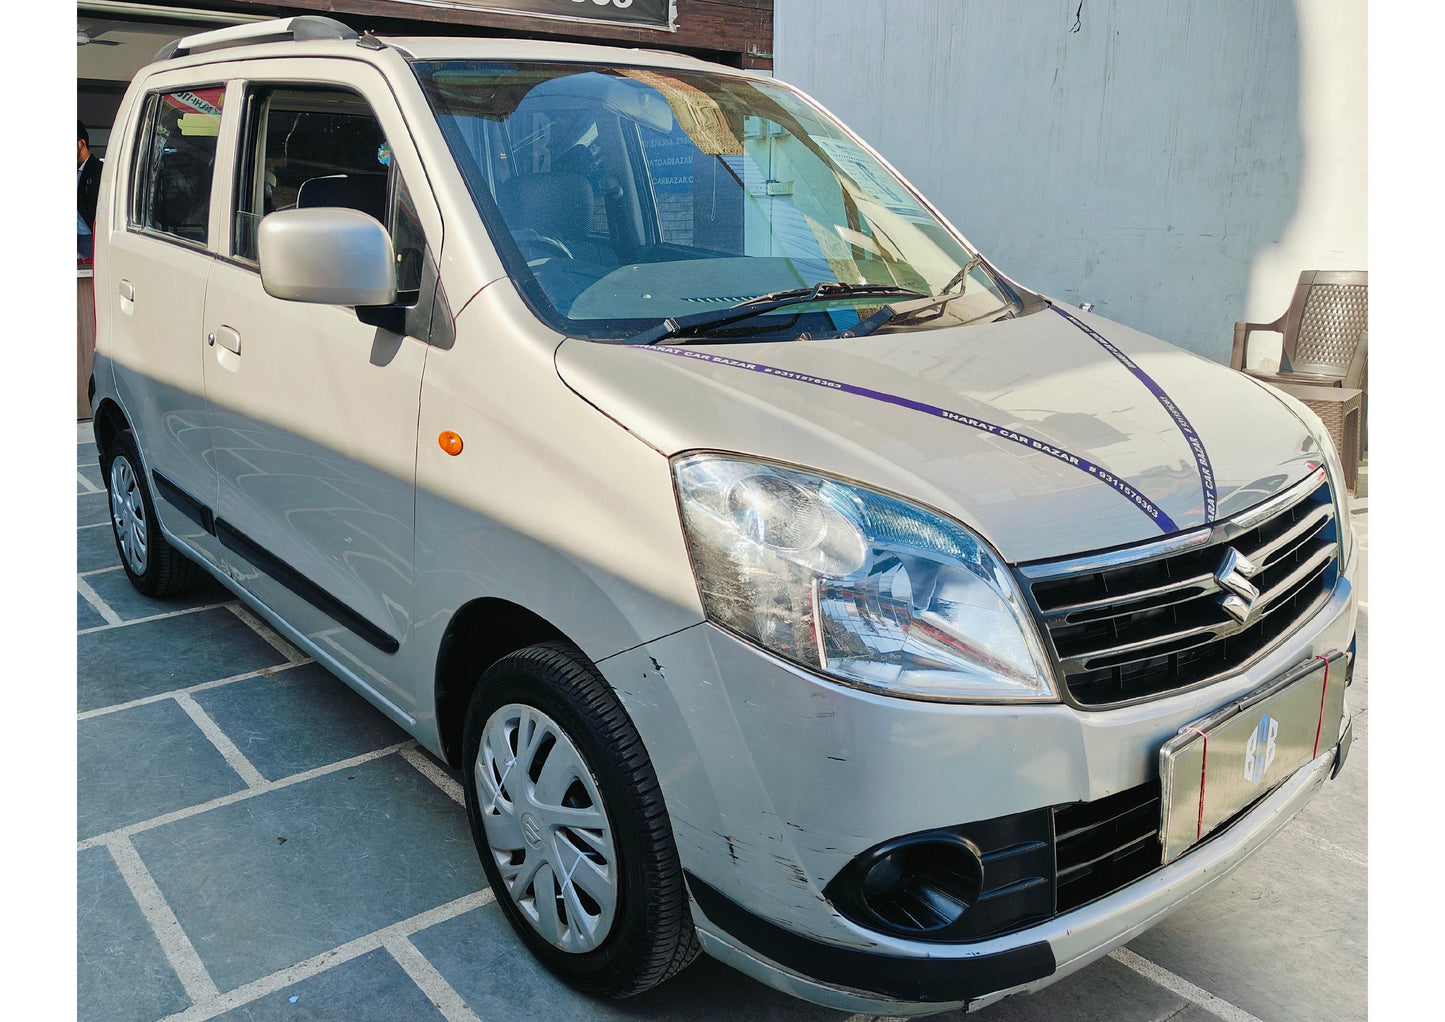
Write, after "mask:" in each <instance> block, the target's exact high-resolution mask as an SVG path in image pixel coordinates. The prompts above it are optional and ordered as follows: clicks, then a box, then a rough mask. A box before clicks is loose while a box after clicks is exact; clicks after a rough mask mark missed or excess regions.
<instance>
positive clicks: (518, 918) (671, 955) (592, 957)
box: [463, 642, 699, 997]
mask: <svg viewBox="0 0 1445 1022" xmlns="http://www.w3.org/2000/svg"><path fill="white" fill-rule="evenodd" d="M463 753H464V762H465V764H466V768H465V787H466V802H467V816H468V819H469V820H470V822H471V827H472V837H473V839H474V840H475V841H476V844H477V851H478V853H479V854H480V855H481V858H482V866H483V868H484V869H485V870H486V873H487V879H488V881H489V882H490V883H491V886H492V890H493V891H494V892H495V893H496V899H497V902H498V903H499V904H500V905H501V906H502V910H503V912H504V913H505V914H506V916H507V920H508V921H509V922H510V923H511V925H512V928H513V929H514V930H516V932H517V934H518V936H520V937H521V939H522V941H523V943H525V944H526V945H527V947H528V949H529V950H531V952H532V953H533V954H534V955H536V956H537V958H539V959H540V960H541V961H542V962H543V964H545V965H546V966H547V967H548V968H549V969H550V970H552V972H554V973H556V974H557V975H558V976H560V977H561V978H562V979H564V980H566V981H567V982H569V983H571V984H572V985H573V986H575V987H577V988H579V989H581V990H584V991H587V992H588V993H593V994H601V995H606V996H611V997H627V996H630V995H632V994H637V993H641V992H642V991H644V990H647V989H649V988H650V987H653V986H656V985H657V984H658V983H661V982H662V981H663V980H665V979H667V978H668V977H670V976H672V975H673V974H675V973H677V972H678V971H680V970H681V969H682V968H683V967H684V966H686V965H687V964H688V963H689V962H690V961H692V959H693V958H695V957H696V956H697V953H698V950H699V948H698V943H697V937H696V935H695V933H694V931H693V927H692V919H691V916H690V915H689V913H688V910H687V894H686V891H685V890H684V887H683V880H682V868H681V866H680V865H679V863H678V859H677V850H676V848H675V846H674V844H673V838H672V827H671V824H670V823H669V821H668V818H667V810H666V807H665V806H664V805H663V802H662V792H661V790H660V789H659V787H658V783H657V775H656V773H655V772H654V770H653V768H652V763H651V761H650V760H649V759H648V757H647V752H646V750H645V749H644V748H643V746H642V740H641V738H640V737H639V736H638V734H637V730H636V728H635V727H634V726H633V724H632V721H631V719H630V718H629V717H628V716H627V713H626V711H625V710H624V709H623V708H622V705H621V703H619V702H618V700H617V697H616V695H615V694H614V693H613V691H612V689H611V688H610V687H609V686H608V685H607V683H606V681H604V680H603V679H602V677H601V675H600V674H599V673H598V672H597V669H596V667H594V666H593V665H592V664H591V663H590V662H589V661H588V660H587V659H586V657H585V656H583V655H582V653H581V652H580V651H579V650H577V649H576V648H575V647H572V646H570V645H568V644H566V643H560V642H557V643H545V644H542V645H538V646H530V647H528V648H526V649H523V650H520V651H518V652H516V653H513V654H511V655H509V656H506V657H504V658H502V659H501V660H499V661H498V662H497V663H496V664H494V665H493V666H492V667H491V668H490V669H489V670H488V671H487V672H486V674H484V675H483V676H482V679H481V682H480V684H478V686H477V689H476V691H475V692H474V693H473V695H472V700H471V704H470V705H469V707H468V709H467V719H466V727H465V732H464V737H463Z"/></svg>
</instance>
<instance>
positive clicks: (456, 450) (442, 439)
mask: <svg viewBox="0 0 1445 1022" xmlns="http://www.w3.org/2000/svg"><path fill="white" fill-rule="evenodd" d="M437 443H438V444H439V445H440V446H441V449H442V450H444V451H446V452H447V453H448V454H450V455H452V456H453V457H455V456H456V455H458V454H461V453H462V438H461V436H459V435H458V434H456V433H453V432H452V431H451V430H449V429H444V430H442V432H441V435H440V436H438V437H437Z"/></svg>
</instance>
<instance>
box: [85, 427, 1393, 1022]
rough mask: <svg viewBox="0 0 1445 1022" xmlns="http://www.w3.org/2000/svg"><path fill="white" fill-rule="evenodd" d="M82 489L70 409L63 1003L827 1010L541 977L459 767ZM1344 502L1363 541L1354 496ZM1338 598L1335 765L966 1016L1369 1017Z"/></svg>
mask: <svg viewBox="0 0 1445 1022" xmlns="http://www.w3.org/2000/svg"><path fill="white" fill-rule="evenodd" d="M102 489H103V482H102V479H101V475H100V471H99V468H98V467H97V465H96V459H95V449H94V446H93V445H92V444H91V442H90V436H89V428H88V424H84V423H83V424H82V425H81V431H80V436H79V446H78V448H77V491H78V503H79V511H78V513H79V530H78V535H77V562H78V566H77V571H78V575H77V580H76V588H77V601H76V607H77V611H76V628H77V633H78V637H77V650H78V670H77V710H78V722H77V731H78V736H77V749H78V760H77V762H78V783H79V793H78V813H77V821H76V822H77V838H78V844H77V873H76V876H77V887H78V922H79V931H78V966H79V990H78V995H79V1017H80V1019H82V1020H96V1022H154V1020H158V1019H169V1020H176V1022H180V1020H187V1022H200V1020H203V1019H213V1018H214V1019H225V1020H228V1022H231V1020H236V1022H239V1020H255V1022H261V1020H267V1022H269V1020H282V1019H286V1020H293V1019H294V1020H326V1022H331V1020H345V1022H357V1020H367V1019H375V1020H393V1022H394V1020H410V1019H417V1020H423V1019H445V1020H451V1022H460V1020H476V1019H487V1020H513V1019H537V1020H542V1019H547V1020H551V1019H569V1020H570V1019H577V1020H582V1019H595V1018H607V1019H616V1020H624V1019H646V1020H672V1019H677V1020H681V1019H720V1020H721V1019H747V1020H754V1019H779V1020H790V1022H791V1020H810V1019H819V1020H822V1019H829V1020H836V1022H850V1016H848V1014H847V1013H845V1012H836V1011H829V1010H827V1009H824V1008H819V1007H816V1006H813V1005H809V1004H806V1003H804V1002H802V1001H798V1000H795V999H793V998H791V997H788V996H785V995H783V994H780V993H777V992H775V991H773V990H771V989H769V988H767V987H764V986H762V985H760V984H758V983H755V982H753V981H752V980H750V979H747V978H745V977H743V976H741V975H739V974H738V973H735V972H733V971H732V970H730V969H728V968H726V967H724V966H722V965H719V964H718V963H716V962H714V961H711V960H710V959H706V958H704V959H701V960H699V961H698V962H697V963H696V964H694V965H693V966H692V967H691V968H689V969H688V970H687V971H686V972H685V973H683V974H682V975H681V976H679V977H677V978H676V979H674V980H672V981H671V982H669V983H667V984H665V985H664V986H663V987H661V988H659V989H657V990H654V991H651V992H649V993H648V994H645V995H643V996H641V997H638V998H634V999H632V1000H629V1001H624V1002H613V1003H601V1002H597V1001H594V1000H591V999H589V998H587V997H583V996H581V995H578V994H576V993H574V992H573V991H571V990H570V989H568V988H566V987H564V986H562V985H561V984H559V983H558V982H557V981H556V980H554V979H553V978H552V977H551V976H550V975H549V974H548V973H547V972H545V971H544V970H543V969H541V968H540V967H539V966H538V965H537V964H536V963H535V962H534V961H533V960H532V959H531V958H530V957H529V956H528V955H527V953H526V952H525V950H524V949H523V948H522V947H521V946H520V944H519V943H518V942H517V941H516V939H515V938H514V937H513V936H512V934H511V932H510V930H509V929H508V927H507V925H506V922H505V920H504V919H503V918H502V916H501V914H500V911H499V910H498V908H497V906H496V905H494V904H492V894H491V892H490V891H489V890H488V889H487V887H486V881H485V878H484V875H483V873H482V869H481V866H480V864H479V863H478V861H477V857H476V852H475V850H474V849H473V846H472V842H471V838H470V836H469V834H468V832H467V824H466V817H465V813H464V811H463V809H462V807H461V798H462V796H461V788H460V785H459V783H458V781H457V774H456V773H455V771H451V770H448V769H446V768H445V767H443V766H442V765H440V764H439V763H438V762H437V761H435V760H434V759H432V758H431V757H430V756H429V755H428V754H427V753H425V752H424V751H422V750H420V749H419V748H418V747H417V746H416V744H415V743H414V742H412V741H411V740H410V739H409V738H408V737H407V736H406V735H405V734H404V733H403V732H402V731H400V730H399V729H398V728H397V727H396V726H395V725H393V724H392V723H391V722H390V721H388V720H387V719H386V718H385V717H383V716H382V715H381V714H380V713H378V712H377V711H376V710H374V709H372V708H371V707H370V706H369V705H368V704H367V703H366V702H365V701H364V700H362V699H361V698H360V697H359V696H357V695H356V694H354V693H353V692H352V691H351V690H350V689H348V688H347V687H346V686H344V685H343V684H342V683H341V682H339V681H337V680H336V679H335V678H333V677H332V676H331V675H330V674H328V673H327V672H326V671H324V670H323V669H322V668H321V667H319V666H318V665H316V664H314V663H312V662H311V661H310V660H309V658H307V657H306V656H304V655H302V654H301V652H300V651H298V650H297V649H295V648H294V647H292V646H291V645H290V644H289V643H287V642H286V641H285V640H283V639H281V638H279V637H278V636H277V635H276V634H275V633H274V632H272V631H271V630H270V629H269V628H267V627H266V626H265V625H264V624H263V623H261V622H260V621H259V620H257V619H256V618H255V617H254V616H253V615H252V614H250V613H249V612H248V611H247V610H245V609H244V608H243V607H242V606H241V605H240V604H239V603H238V602H237V601H235V600H234V599H233V598H232V596H231V594H230V593H229V592H228V591H226V590H225V589H224V588H222V587H221V586H220V585H219V584H217V583H215V582H213V581H210V580H207V581H205V582H203V583H201V584H198V585H197V586H196V587H195V588H194V589H193V590H192V591H191V592H190V593H187V594H185V595H184V596H183V597H178V598H174V599H170V600H165V601H160V600H152V599H148V598H146V597H143V596H140V595H139V594H137V593H135V592H134V591H133V590H132V589H131V588H130V586H129V584H128V582H127V581H126V578H125V575H124V572H123V571H122V570H121V569H120V567H119V562H118V558H117V554H116V550H115V545H114V541H113V539H112V536H111V532H110V529H109V522H108V518H107V514H108V510H107V505H106V498H105V496H104V494H103V492H102ZM1354 518H1355V523H1356V527H1357V529H1359V530H1360V534H1361V541H1362V542H1363V543H1366V544H1367V542H1368V537H1367V535H1366V530H1365V524H1366V521H1365V519H1366V515H1365V513H1364V511H1363V502H1361V506H1360V507H1359V508H1358V509H1357V512H1356V514H1355V515H1354ZM1361 595H1362V599H1363V602H1362V607H1363V608H1364V610H1363V611H1362V614H1361V625H1360V664H1359V667H1358V669H1357V674H1356V677H1357V681H1356V684H1355V686H1354V687H1353V688H1352V689H1351V691H1350V700H1351V704H1352V709H1353V710H1354V711H1355V712H1356V713H1358V717H1357V720H1356V725H1355V733H1356V739H1355V746H1354V751H1353V753H1352V755H1351V758H1350V762H1349V765H1348V767H1347V768H1346V770H1345V771H1344V773H1343V774H1342V775H1341V777H1340V778H1339V779H1338V780H1337V781H1335V782H1333V783H1332V784H1329V785H1327V786H1326V788H1325V790H1324V791H1322V792H1321V793H1320V795H1319V796H1318V797H1317V798H1316V799H1315V800H1314V801H1313V802H1312V803H1311V804H1310V806H1309V807H1308V808H1307V809H1306V810H1305V811H1304V812H1303V813H1302V814H1301V815H1300V816H1299V817H1298V818H1296V819H1295V820H1294V821H1293V822H1292V823H1291V824H1290V825H1289V827H1287V828H1286V829H1285V831H1283V832H1282V833H1281V834H1280V835H1278V836H1277V837H1276V839H1275V840H1274V841H1273V842H1271V843H1270V844H1269V845H1267V846H1266V847H1265V848H1264V849H1262V850H1261V851H1260V852H1259V853H1258V854H1257V855H1256V856H1255V857H1254V858H1252V859H1251V860H1250V861H1249V862H1247V863H1246V864H1245V865H1244V866H1243V867H1242V868H1241V869H1240V870H1238V871H1237V872H1236V873H1234V874H1233V875H1232V876H1230V877H1229V878H1227V879H1226V880H1224V881H1222V882H1221V883H1219V884H1217V885H1216V886H1215V887H1214V888H1212V889H1211V890H1210V891H1209V892H1208V893H1207V894H1206V895H1205V896H1204V897H1203V898H1201V899H1200V900H1198V901H1197V902H1195V903H1194V904H1192V905H1190V906H1189V907H1187V908H1185V909H1183V910H1181V911H1180V912H1178V913H1176V914H1175V915H1173V916H1171V917H1170V918H1169V919H1167V920H1165V921H1164V922H1163V923H1161V924H1160V925H1158V926H1156V927H1155V928H1154V929H1152V930H1150V931H1148V932H1146V933H1145V934H1143V935H1142V936H1141V937H1139V938H1138V939H1136V940H1135V941H1134V942H1133V943H1132V944H1131V945H1130V946H1129V948H1127V949H1121V950H1120V951H1118V952H1115V953H1114V955H1112V956H1110V957H1108V958H1105V959H1103V960H1101V961H1099V962H1098V963H1096V964H1094V965H1093V966H1091V967H1090V968H1088V969H1085V970H1084V971H1082V972H1080V973H1078V974H1077V975H1075V976H1073V977H1070V978H1068V979H1066V980H1064V981H1062V982H1061V983H1058V984H1056V985H1055V986H1053V987H1050V988H1049V989H1048V990H1046V991H1044V992H1042V993H1040V994H1037V995H1033V996H1029V997H1016V998H1012V999H1010V1000H1007V1001H1004V1002H1002V1003H1000V1004H999V1005H996V1006H994V1007H992V1008H989V1009H986V1010H985V1011H983V1012H981V1013H980V1015H979V1017H980V1018H983V1019H985V1020H992V1022H1013V1020H1018V1022H1024V1020H1060V1019H1107V1020H1119V1022H1136V1020H1137V1022H1145V1020H1164V1019H1173V1020H1177V1022H1202V1020H1206V1019H1213V1018H1222V1019H1227V1020H1231V1022H1248V1020H1251V1019H1262V1020H1267V1022H1274V1020H1286V1019H1310V1020H1323V1019H1341V1020H1345V1019H1362V1018H1364V1017H1365V872H1366V856H1365V851H1366V845H1365V804H1366V803H1365V777H1366V769H1365V767H1366V748H1367V746H1368V724H1367V721H1368V717H1367V713H1366V702H1365V697H1366V691H1367V669H1366V662H1365V661H1366V655H1365V654H1366V628H1365V624H1366V621H1367V619H1368V593H1367V591H1365V590H1364V588H1363V586H1362V594H1361ZM851 1022H863V1017H860V1016H853V1017H852V1019H851Z"/></svg>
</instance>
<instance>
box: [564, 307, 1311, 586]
mask: <svg viewBox="0 0 1445 1022" xmlns="http://www.w3.org/2000/svg"><path fill="white" fill-rule="evenodd" d="M1060 311H1061V310H1057V309H1054V308H1045V309H1042V310H1040V311H1038V312H1035V313H1032V314H1030V315H1027V316H1020V317H1018V318H1015V319H1008V320H1001V321H999V322H996V323H991V324H987V325H981V326H966V327H952V328H940V329H928V330H912V331H905V332H895V333H889V334H875V335H872V336H867V337H857V338H832V339H826V340H808V341H786V342H764V343H755V344H707V343H705V342H702V341H696V340H694V341H691V342H683V344H681V345H677V346H655V347H637V346H622V345H609V344H599V343H595V342H589V341H581V340H575V339H572V340H567V341H564V342H563V343H562V345H561V346H560V347H559V348H558V350H557V355H556V361H557V370H558V373H559V374H560V375H561V377H562V379H563V381H564V382H565V383H566V384H567V385H568V386H569V387H571V388H572V389H573V390H574V391H575V392H576V393H577V394H579V395H580V396H581V397H582V398H583V399H585V400H587V401H588V402H590V403H592V404H593V405H594V406H596V407H597V408H598V409H599V410H601V411H602V412H603V413H604V414H606V415H607V416H608V417H610V418H612V419H613V420H614V421H616V422H618V423H619V424H621V425H622V426H623V427H624V428H626V429H627V430H629V431H630V432H632V433H634V434H635V435H636V436H638V437H639V438H641V439H642V440H643V441H645V442H646V443H648V444H650V445H651V446H653V447H654V448H656V449H657V450H659V451H661V452H662V453H663V454H666V455H673V454H677V453H679V452H682V451H692V450H714V451H727V452H734V453H739V454H745V455H751V456H755V457H759V458H765V459H770V460H775V461H781V462H786V463H790V464H795V465H801V466H805V467H807V468H811V469H815V470H819V471H822V472H826V473H831V474H834V475H839V476H843V477H845V478H849V479H853V480H856V481H858V482H862V483H865V484H867V485H869V486H872V487H874V488H877V489H883V490H889V491H892V492H895V493H898V494H900V495H903V496H906V497H909V498H911V499H913V500H916V501H919V502H921V503H923V504H927V505H929V506H932V507H934V508H936V509H937V510H939V511H942V512H944V513H945V514H948V515H951V516H952V517H954V518H957V519H958V520H960V521H962V522H963V523H964V524H966V525H968V526H969V527H971V528H973V529H974V530H976V531H977V532H979V533H980V534H981V535H982V536H983V537H984V538H985V539H987V540H988V541H989V542H991V543H992V544H993V545H994V546H995V548H997V549H998V551H999V552H1000V553H1001V554H1002V555H1003V556H1004V557H1005V558H1006V559H1007V560H1009V561H1012V562H1015V563H1018V562H1023V561H1032V560H1039V559H1045V558H1054V557H1061V556H1066V555H1071V554H1077V553H1082V552H1087V551H1093V550H1100V549H1104V548H1108V547H1114V546H1120V545H1124V544H1129V543H1136V542H1142V541H1146V540H1151V539H1158V538H1160V537H1161V536H1163V535H1166V534H1169V533H1171V532H1175V531H1187V530H1190V529H1194V528H1197V527H1199V526H1201V525H1204V524H1207V522H1208V521H1211V520H1217V519H1219V518H1224V517H1228V516H1230V515H1232V514H1235V513H1237V512H1239V511H1242V510H1244V509H1246V508H1248V507H1251V506H1252V505H1254V504H1257V503H1259V502H1260V501H1262V500H1265V499H1266V498H1268V497H1270V496H1272V495H1274V494H1275V493H1278V492H1279V491H1281V490H1283V489H1286V488H1287V487H1289V486H1290V485H1292V484H1294V483H1296V482H1299V481H1300V480H1302V479H1304V478H1305V476H1306V475H1307V474H1308V473H1309V472H1310V471H1311V470H1312V469H1313V468H1314V467H1315V466H1317V465H1318V464H1319V463H1320V452H1319V446H1318V444H1317V443H1316V441H1315V440H1314V438H1313V437H1312V436H1311V434H1310V433H1309V431H1308V430H1307V429H1306V428H1305V427H1304V425H1303V423H1302V422H1301V421H1300V419H1299V418H1298V417H1297V416H1296V415H1295V414H1294V412H1292V411H1291V410H1290V409H1289V408H1288V407H1286V406H1285V404H1284V403H1283V402H1282V401H1280V400H1279V399H1278V398H1277V397H1276V396H1275V395H1274V394H1273V393H1271V392H1270V391H1269V390H1267V389H1266V388H1265V387H1263V386H1262V385H1260V384H1257V383H1255V382H1254V381H1252V380H1250V379H1248V378H1246V377H1244V376H1243V375H1241V374H1239V373H1236V372H1234V371H1233V370H1231V369H1227V368H1225V367H1223V366H1221V365H1218V364H1217V363H1214V362H1210V361H1208V360H1206V359H1203V358H1200V357H1198V356H1196V355H1193V354H1191V353H1189V352H1186V351H1183V350H1181V349H1179V348H1176V347H1174V346H1172V345H1169V344H1165V343H1164V342H1162V341H1159V340H1156V339H1154V338H1152V337H1149V336H1148V335H1146V334H1143V333H1140V332H1138V331H1136V330H1132V329H1130V328H1128V327H1125V326H1122V325H1120V324H1117V323H1112V322H1110V321H1108V320H1105V319H1103V318H1102V317H1099V316H1094V315H1090V314H1087V313H1081V312H1074V311H1073V310H1069V311H1068V312H1067V313H1066V314H1062V315H1061V314H1059V312H1060ZM1111 349H1112V350H1111ZM1131 363H1132V365H1131ZM1169 405H1173V406H1174V408H1175V410H1176V411H1177V412H1178V413H1179V414H1178V417H1177V418H1176V416H1175V415H1173V414H1171V412H1170V411H1169V410H1168V406H1169ZM1190 432H1193V433H1194V434H1195V435H1196V437H1197V445H1196V444H1191V440H1190V438H1189V436H1188V434H1189V433H1190ZM1196 446H1197V447H1199V448H1202V451H1199V452H1196ZM1201 461H1202V462H1204V464H1205V465H1207V468H1208V470H1209V472H1210V473H1212V476H1213V483H1214V488H1215V490H1216V492H1217V501H1216V504H1215V512H1214V514H1213V515H1212V516H1211V515H1207V514H1206V486H1205V484H1204V482H1203V477H1204V476H1205V474H1206V473H1205V472H1204V471H1202V466H1201ZM1131 491H1132V494H1133V495H1132V496H1131ZM1149 508H1153V509H1154V511H1153V512H1151V511H1150V510H1149Z"/></svg>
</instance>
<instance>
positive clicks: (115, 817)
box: [76, 699, 246, 840]
mask: <svg viewBox="0 0 1445 1022" xmlns="http://www.w3.org/2000/svg"><path fill="white" fill-rule="evenodd" d="M79 731H80V735H79V742H78V750H79V753H78V757H77V770H76V775H77V776H76V779H77V782H78V784H79V794H78V803H77V820H76V822H77V825H78V828H77V829H78V831H79V833H78V835H77V836H78V837H80V838H81V839H82V840H83V839H85V838H88V837H93V836H95V835H96V834H104V833H106V832H107V831H111V830H115V829H116V828H118V827H124V826H126V825H127V824H131V823H139V822H141V821H142V820H149V819H153V818H154V817H157V816H161V815H164V814H165V813H169V812H174V811H175V810H177V809H185V808H187V807H188V806H195V805H200V804H202V803H204V802H209V801H211V800H212V799H214V798H220V797H221V796H222V795H229V794H230V793H231V792H233V791H240V790H241V789H242V788H244V787H246V784H245V782H244V781H242V780H241V778H240V777H239V776H238V775H237V773H236V771H235V770H232V769H231V766H230V764H229V763H227V762H226V760H225V758H224V757H223V756H222V755H221V754H220V753H219V752H218V751H216V747H215V746H214V745H212V744H211V742H210V740H209V739H208V738H207V737H206V736H205V734H204V732H202V731H201V729H200V728H199V727H197V726H196V722H195V721H193V720H191V718H190V717H189V716H188V715H187V714H186V711H185V710H183V709H181V707H180V705H179V704H177V703H176V702H175V701H174V700H172V699H165V700H162V701H161V702H156V703H144V704H142V705H140V706H132V707H131V708H129V709H126V710H117V711H116V712H114V713H107V714H105V715H103V716H100V717H90V718H87V719H86V720H82V721H81V722H80V724H79Z"/></svg>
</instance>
